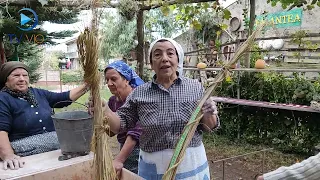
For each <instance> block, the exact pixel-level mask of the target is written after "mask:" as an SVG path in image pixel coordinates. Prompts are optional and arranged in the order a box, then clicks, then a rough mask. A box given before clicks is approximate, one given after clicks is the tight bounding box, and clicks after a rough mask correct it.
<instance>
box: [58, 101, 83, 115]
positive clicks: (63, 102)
mask: <svg viewBox="0 0 320 180" xmlns="http://www.w3.org/2000/svg"><path fill="white" fill-rule="evenodd" d="M65 102H71V103H76V104H80V105H82V106H85V107H86V108H89V107H88V106H87V105H85V104H82V103H78V102H76V101H68V100H66V101H59V102H57V103H55V104H54V105H53V106H52V115H54V114H55V112H54V108H55V106H56V105H57V104H59V103H65Z"/></svg>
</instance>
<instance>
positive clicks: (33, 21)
mask: <svg viewBox="0 0 320 180" xmlns="http://www.w3.org/2000/svg"><path fill="white" fill-rule="evenodd" d="M21 11H29V12H31V13H32V14H33V18H32V17H30V16H26V15H25V14H23V13H22V12H21ZM18 13H20V27H18V28H19V29H21V30H22V31H31V30H32V29H33V28H35V27H36V26H37V25H38V15H37V13H36V12H34V10H32V9H30V8H23V9H20V11H18ZM30 15H31V14H30Z"/></svg>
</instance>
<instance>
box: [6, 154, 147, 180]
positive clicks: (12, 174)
mask: <svg viewBox="0 0 320 180" xmlns="http://www.w3.org/2000/svg"><path fill="white" fill-rule="evenodd" d="M60 155H61V151H60V150H56V151H51V152H46V153H42V154H36V155H32V156H27V157H24V159H25V161H26V164H25V167H23V168H20V169H18V170H3V169H2V167H3V162H0V180H18V179H19V180H44V179H45V180H54V179H55V180H57V179H63V180H93V179H94V171H93V167H92V165H93V153H90V154H89V155H86V156H81V157H76V158H71V159H69V160H64V161H59V160H58V157H59V156H60ZM121 180H142V178H141V177H139V176H138V175H136V174H134V173H132V172H130V171H128V170H126V169H123V171H122V177H121Z"/></svg>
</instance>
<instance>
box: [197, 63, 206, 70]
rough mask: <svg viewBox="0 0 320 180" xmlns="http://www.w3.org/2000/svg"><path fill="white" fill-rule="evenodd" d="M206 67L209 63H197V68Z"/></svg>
mask: <svg viewBox="0 0 320 180" xmlns="http://www.w3.org/2000/svg"><path fill="white" fill-rule="evenodd" d="M206 67H207V64H206V63H203V62H200V63H198V64H197V68H198V69H204V68H206Z"/></svg>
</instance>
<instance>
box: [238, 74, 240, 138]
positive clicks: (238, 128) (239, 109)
mask: <svg viewBox="0 0 320 180" xmlns="http://www.w3.org/2000/svg"><path fill="white" fill-rule="evenodd" d="M237 75H238V80H237V84H238V87H237V98H238V99H240V72H239V71H238V72H237ZM237 114H238V118H237V124H238V127H237V128H238V135H237V136H238V137H237V138H238V139H240V122H239V120H240V118H239V114H240V106H238V107H237Z"/></svg>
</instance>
